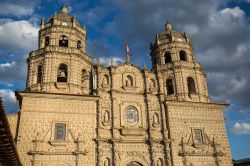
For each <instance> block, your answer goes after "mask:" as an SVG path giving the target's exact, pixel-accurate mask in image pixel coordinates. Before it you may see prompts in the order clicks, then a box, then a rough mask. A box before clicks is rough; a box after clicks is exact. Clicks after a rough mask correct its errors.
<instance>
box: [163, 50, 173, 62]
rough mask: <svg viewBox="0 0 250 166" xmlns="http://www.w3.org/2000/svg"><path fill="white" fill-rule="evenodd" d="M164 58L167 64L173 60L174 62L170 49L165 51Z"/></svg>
mask: <svg viewBox="0 0 250 166" xmlns="http://www.w3.org/2000/svg"><path fill="white" fill-rule="evenodd" d="M164 59H165V64H167V63H171V62H172V58H171V54H170V52H169V51H167V52H166V53H165V55H164Z"/></svg>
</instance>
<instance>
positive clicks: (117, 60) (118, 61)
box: [98, 57, 124, 66]
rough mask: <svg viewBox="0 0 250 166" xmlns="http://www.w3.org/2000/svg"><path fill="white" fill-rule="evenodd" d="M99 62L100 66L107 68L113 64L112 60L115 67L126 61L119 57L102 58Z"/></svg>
mask: <svg viewBox="0 0 250 166" xmlns="http://www.w3.org/2000/svg"><path fill="white" fill-rule="evenodd" d="M98 60H99V63H100V64H102V65H105V66H109V65H110V64H111V60H113V65H115V66H116V65H118V64H121V63H123V62H124V60H123V59H121V58H119V57H101V58H99V59H98Z"/></svg>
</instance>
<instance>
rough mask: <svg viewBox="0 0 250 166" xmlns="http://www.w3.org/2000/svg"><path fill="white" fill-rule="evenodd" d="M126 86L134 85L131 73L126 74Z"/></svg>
mask: <svg viewBox="0 0 250 166" xmlns="http://www.w3.org/2000/svg"><path fill="white" fill-rule="evenodd" d="M126 86H134V81H133V77H132V76H131V75H127V79H126Z"/></svg>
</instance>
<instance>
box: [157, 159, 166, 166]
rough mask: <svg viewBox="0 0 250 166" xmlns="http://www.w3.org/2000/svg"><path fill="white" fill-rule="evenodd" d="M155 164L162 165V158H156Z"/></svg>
mask: <svg viewBox="0 0 250 166" xmlns="http://www.w3.org/2000/svg"><path fill="white" fill-rule="evenodd" d="M157 166H164V162H163V159H162V158H158V160H157Z"/></svg>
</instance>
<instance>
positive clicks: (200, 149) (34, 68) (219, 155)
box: [9, 6, 232, 166]
mask: <svg viewBox="0 0 250 166" xmlns="http://www.w3.org/2000/svg"><path fill="white" fill-rule="evenodd" d="M150 50H151V53H150V56H151V60H152V66H153V67H152V69H151V70H149V69H147V67H146V66H145V67H144V68H143V69H142V68H140V67H138V66H136V65H133V64H131V63H130V57H129V56H130V55H129V53H127V61H126V62H125V63H123V64H119V65H117V66H114V65H113V64H111V65H110V66H108V67H106V66H103V65H101V64H98V63H97V64H94V63H93V59H92V57H91V56H89V55H88V54H87V53H86V28H85V26H83V27H81V26H80V24H79V22H78V21H77V19H76V18H75V17H74V16H70V15H69V14H68V8H67V6H63V7H62V10H61V12H60V13H56V14H55V15H54V16H52V17H51V18H50V19H49V20H48V21H45V20H44V19H42V22H41V29H40V31H39V49H38V50H36V51H32V52H31V53H30V55H29V57H28V60H27V62H28V74H27V88H26V90H25V91H17V92H16V97H17V99H18V101H19V106H20V111H19V113H18V114H15V115H10V116H9V119H10V122H11V128H12V130H13V133H15V141H16V145H17V149H18V152H19V154H20V158H21V160H22V163H23V165H25V166H26V165H27V166H28V165H32V166H45V165H46V166H66V165H70V166H78V165H79V166H84V165H86V166H95V165H100V166H111V165H115V166H142V165H143V166H182V165H184V166H212V165H214V166H230V165H232V163H231V154H230V149H229V144H228V140H227V135H226V130H225V125H224V118H223V109H224V108H225V107H226V106H227V105H226V104H216V103H213V102H211V100H210V98H209V95H208V90H207V81H206V74H205V73H204V71H203V70H202V68H201V65H200V64H199V63H197V62H196V60H195V57H194V52H193V48H192V45H191V40H190V38H189V37H188V36H187V35H186V34H185V33H180V32H177V31H175V30H174V29H173V28H172V25H171V24H170V23H166V25H165V30H164V31H163V32H161V33H159V34H157V35H156V39H155V42H154V43H152V44H151V45H150Z"/></svg>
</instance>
